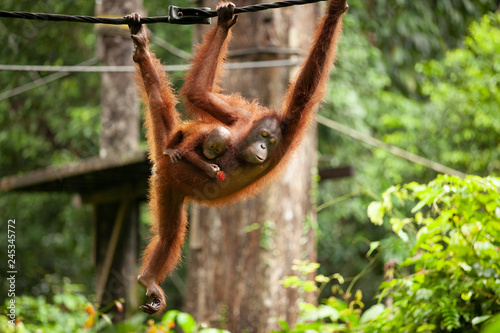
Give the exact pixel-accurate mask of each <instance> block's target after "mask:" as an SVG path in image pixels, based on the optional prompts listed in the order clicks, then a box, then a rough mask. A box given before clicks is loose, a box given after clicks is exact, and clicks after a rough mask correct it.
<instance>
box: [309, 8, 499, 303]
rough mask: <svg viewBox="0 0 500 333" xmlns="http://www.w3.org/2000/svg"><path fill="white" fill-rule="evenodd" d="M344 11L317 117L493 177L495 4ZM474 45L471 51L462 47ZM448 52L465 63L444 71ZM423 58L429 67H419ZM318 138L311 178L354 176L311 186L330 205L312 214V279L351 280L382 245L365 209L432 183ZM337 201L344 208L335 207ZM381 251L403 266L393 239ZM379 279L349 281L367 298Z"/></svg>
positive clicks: (416, 169)
mask: <svg viewBox="0 0 500 333" xmlns="http://www.w3.org/2000/svg"><path fill="white" fill-rule="evenodd" d="M349 5H350V10H349V12H348V14H347V15H346V16H345V19H344V31H343V36H342V39H341V42H340V45H339V55H338V61H337V63H336V69H335V70H334V71H333V72H332V77H331V80H330V83H329V92H328V96H327V97H326V102H327V103H326V104H325V106H324V108H323V109H322V110H321V111H320V112H321V113H323V114H324V115H325V116H326V117H328V118H330V119H334V120H336V121H338V122H340V123H342V124H345V125H347V126H349V127H351V128H354V129H356V130H358V131H360V132H362V133H364V134H368V135H372V136H375V137H377V138H379V139H382V140H383V141H385V142H387V143H389V144H392V145H395V146H398V147H400V148H403V149H405V150H408V151H410V152H412V153H415V154H418V155H421V156H424V157H426V158H428V159H430V160H433V161H436V162H440V163H443V164H446V165H448V166H450V167H452V168H455V169H457V170H460V171H463V172H467V173H473V174H478V175H482V176H486V175H488V174H493V175H496V174H498V172H499V166H498V161H499V160H500V158H499V156H498V154H499V151H500V149H499V147H498V143H499V135H498V133H500V132H499V130H498V128H497V126H498V121H496V120H497V119H498V117H499V115H498V110H500V105H498V96H499V94H498V93H496V89H497V88H498V85H496V87H493V88H491V89H490V87H491V86H492V85H495V82H496V78H497V77H498V73H497V65H496V64H497V62H498V61H496V60H495V61H494V60H493V59H496V58H497V57H498V54H499V53H498V50H497V44H498V38H497V37H495V36H496V35H497V34H498V32H497V31H498V24H497V22H498V19H496V18H495V17H496V15H493V14H491V13H489V12H490V11H494V10H496V6H495V3H494V2H491V1H467V0H463V1H462V0H446V1H438V2H435V1H427V0H425V1H393V0H386V1H351V2H349ZM487 13H488V14H487ZM484 14H487V16H486V19H483V20H481V21H480V22H479V21H478V22H476V23H473V24H472V25H471V28H470V32H469V33H468V34H469V36H470V37H467V38H466V37H465V34H466V29H467V26H468V25H469V24H470V23H471V22H473V21H474V20H478V19H480V17H481V16H482V15H484ZM476 36H477V37H476ZM478 40H479V41H478ZM473 41H474V42H473ZM471 43H472V44H471ZM474 43H478V44H479V45H481V47H479V46H477V47H476V46H473V47H470V46H469V45H473V44H474ZM462 45H464V46H463V47H462V48H458V49H456V50H453V51H450V52H448V53H445V51H446V50H447V48H448V47H461V46H462ZM472 50H474V52H473V51H472ZM454 52H458V53H465V54H467V57H466V58H465V57H462V58H463V59H459V60H460V61H457V60H454V62H452V63H453V66H451V65H447V63H449V62H450V60H449V57H453V58H457V57H456V56H453V54H454ZM432 58H434V59H436V60H434V61H431V62H428V61H427V60H426V59H432ZM465 59H467V61H465ZM488 59H490V60H488ZM469 67H470V68H471V69H472V71H471V72H468V68H469ZM452 77H453V79H452ZM455 84H458V86H457V87H456V88H455V86H454V85H455ZM468 84H471V85H473V87H471V88H470V89H469V88H468V87H467V85H468ZM440 87H445V88H446V89H445V90H444V92H442V91H441V90H440ZM486 90H487V91H486ZM476 91H482V93H481V94H478V93H476ZM463 101H466V103H463ZM318 130H319V152H320V161H321V163H322V164H321V165H320V168H321V167H326V166H334V167H335V166H339V165H351V166H353V167H354V169H355V170H356V171H355V176H354V177H352V178H349V179H341V180H335V181H334V182H332V181H324V182H321V183H320V185H319V190H318V193H319V198H318V203H319V204H320V205H321V204H323V203H328V202H337V203H336V204H332V205H330V206H328V207H326V208H324V209H323V210H322V211H321V212H320V213H319V214H318V225H319V228H320V233H319V244H318V249H319V251H318V255H319V257H318V261H319V262H321V263H322V266H321V268H320V271H321V272H323V273H324V274H326V272H332V271H338V270H339V267H342V273H343V274H345V275H346V276H351V275H354V274H356V272H359V271H360V270H361V269H362V267H363V266H364V265H365V264H366V262H365V259H364V254H365V253H366V252H367V251H368V249H369V248H368V247H369V244H370V241H371V240H381V239H384V230H383V228H374V226H373V225H370V224H369V223H367V222H368V221H367V219H366V215H365V214H364V212H365V211H366V208H367V206H368V204H369V203H370V202H371V201H373V200H376V198H377V196H378V193H381V192H382V191H383V190H384V189H386V188H388V187H390V186H391V185H393V184H400V183H407V182H410V181H419V182H428V181H430V180H431V179H433V178H434V177H435V175H436V173H435V172H434V171H432V170H429V169H426V168H425V167H423V166H421V165H417V164H414V163H411V162H409V161H406V160H404V159H402V158H399V157H395V156H394V155H392V154H391V153H389V152H387V151H384V150H382V149H376V148H372V147H370V146H368V145H366V144H363V143H361V142H359V141H357V140H354V139H352V138H350V137H347V136H345V135H343V134H339V133H337V132H335V131H333V130H331V129H328V128H325V127H323V126H321V125H319V126H318ZM340 198H345V200H342V201H340V200H338V201H336V200H337V199H340ZM382 247H384V249H385V250H384V251H383V252H382V253H381V255H382V258H383V259H384V260H389V259H392V258H395V257H397V258H401V257H404V256H405V255H406V254H405V252H406V251H407V249H406V248H405V247H404V244H403V242H402V241H401V239H397V240H394V239H393V238H392V239H384V240H382ZM381 271H382V268H381V267H379V269H378V270H377V269H375V270H373V271H372V272H371V273H370V274H368V275H366V276H365V277H363V279H361V280H360V281H359V283H360V284H359V287H360V288H361V289H363V291H364V292H365V294H366V295H369V294H372V295H374V294H375V291H374V290H373V289H372V287H371V286H373V285H377V284H378V282H380V281H381V280H382V277H381V275H380V272H381ZM374 282H375V283H374ZM370 289H372V291H371V292H369V290H370ZM367 302H369V298H368V300H367Z"/></svg>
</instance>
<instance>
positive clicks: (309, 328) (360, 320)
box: [276, 260, 385, 333]
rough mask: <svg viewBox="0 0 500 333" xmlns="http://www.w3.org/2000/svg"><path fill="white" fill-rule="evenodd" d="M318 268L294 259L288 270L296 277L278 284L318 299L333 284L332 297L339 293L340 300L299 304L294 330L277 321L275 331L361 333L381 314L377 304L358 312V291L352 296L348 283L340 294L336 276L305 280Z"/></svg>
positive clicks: (341, 279) (360, 305)
mask: <svg viewBox="0 0 500 333" xmlns="http://www.w3.org/2000/svg"><path fill="white" fill-rule="evenodd" d="M319 266H320V265H319V264H317V263H311V262H309V261H300V260H296V261H295V262H294V266H293V267H292V269H293V270H295V271H297V272H298V275H294V276H287V277H285V278H284V279H283V280H282V281H280V283H281V284H282V285H283V286H284V287H285V288H294V289H297V290H299V291H300V293H301V294H305V293H315V294H316V296H319V295H320V293H321V290H322V289H324V288H325V287H326V286H327V285H328V284H330V283H333V286H332V287H331V289H332V294H334V295H336V294H339V295H340V296H341V298H338V297H335V296H330V297H329V298H327V299H325V300H323V301H322V304H319V305H315V304H312V303H309V302H305V301H303V300H302V301H300V303H299V311H300V312H299V318H298V320H297V324H296V325H295V328H291V327H290V325H289V324H288V323H287V322H286V321H280V325H281V327H282V330H280V331H276V332H282V333H302V332H364V329H366V328H367V327H369V325H370V324H371V323H372V322H373V321H374V320H375V319H377V318H378V316H379V315H380V314H381V313H382V312H383V311H384V309H385V308H384V306H383V305H381V304H377V305H374V306H373V307H371V308H369V309H368V310H366V311H365V312H364V313H362V311H361V310H362V309H363V308H364V307H365V304H364V303H363V302H362V298H363V294H362V292H361V290H357V291H356V293H355V294H354V295H352V294H351V293H350V290H351V288H352V286H353V284H352V283H351V284H350V285H349V287H348V288H347V292H344V291H343V289H342V285H343V284H344V283H345V279H344V277H343V276H342V275H340V274H338V273H336V274H333V275H331V276H324V275H321V274H320V275H316V277H315V279H314V281H312V280H309V279H307V276H308V275H310V274H312V273H314V272H315V271H316V270H317V269H318V268H319ZM316 283H317V284H318V285H319V287H318V286H317V285H316Z"/></svg>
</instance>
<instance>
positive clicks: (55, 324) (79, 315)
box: [0, 279, 89, 333]
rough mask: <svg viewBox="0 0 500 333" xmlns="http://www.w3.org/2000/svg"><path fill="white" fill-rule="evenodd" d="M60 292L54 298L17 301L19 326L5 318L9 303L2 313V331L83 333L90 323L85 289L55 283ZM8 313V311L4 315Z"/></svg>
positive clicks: (67, 283)
mask: <svg viewBox="0 0 500 333" xmlns="http://www.w3.org/2000/svg"><path fill="white" fill-rule="evenodd" d="M51 287H52V288H54V290H57V292H58V293H56V294H55V295H53V296H52V297H51V298H50V299H49V298H47V297H46V296H42V295H40V296H20V297H16V298H15V307H16V314H17V319H18V320H19V322H18V323H17V325H16V326H13V325H11V324H9V323H8V320H9V319H8V318H7V316H5V314H4V313H5V312H6V309H7V307H8V306H9V300H6V302H5V304H4V310H3V311H2V314H0V330H1V331H2V332H5V333H11V332H12V333H14V332H15V333H24V332H54V333H59V332H60V333H66V332H83V329H82V327H83V325H84V323H85V321H86V320H87V317H88V315H87V314H86V311H85V309H86V306H87V305H88V304H89V303H88V300H87V299H86V297H85V296H83V295H82V294H81V293H82V290H83V289H82V286H81V285H75V284H71V283H70V282H69V280H68V279H65V280H64V283H63V284H51ZM4 311H5V312H4Z"/></svg>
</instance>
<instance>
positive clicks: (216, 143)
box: [203, 126, 231, 160]
mask: <svg viewBox="0 0 500 333" xmlns="http://www.w3.org/2000/svg"><path fill="white" fill-rule="evenodd" d="M230 139H231V132H229V130H228V129H226V128H225V127H221V126H219V127H216V128H214V129H213V130H212V131H211V132H210V134H209V135H208V136H207V138H206V139H205V142H204V143H203V155H205V157H206V158H208V159H209V160H213V159H214V158H216V157H217V156H219V155H220V154H222V152H224V150H225V149H226V147H227V145H228V143H229V140H230Z"/></svg>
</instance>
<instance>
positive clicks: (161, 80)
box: [129, 14, 179, 162]
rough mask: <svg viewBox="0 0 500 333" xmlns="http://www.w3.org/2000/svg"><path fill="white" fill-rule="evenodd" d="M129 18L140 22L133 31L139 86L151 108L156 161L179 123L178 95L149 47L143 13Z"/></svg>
mask: <svg viewBox="0 0 500 333" xmlns="http://www.w3.org/2000/svg"><path fill="white" fill-rule="evenodd" d="M129 17H130V18H132V19H134V20H135V21H136V22H137V23H136V24H133V25H130V32H131V37H132V40H133V41H134V49H135V50H134V62H135V63H136V67H137V68H138V72H139V75H140V80H138V81H139V87H140V88H141V93H142V97H143V100H144V102H145V103H147V105H148V108H149V111H148V112H146V128H147V129H148V130H147V134H146V136H147V139H148V146H149V147H150V149H151V153H150V156H151V158H152V160H153V162H154V161H156V159H157V158H158V157H159V156H161V155H162V153H163V148H165V145H166V144H167V140H168V137H169V136H170V135H171V133H172V132H173V131H174V130H175V129H176V127H177V126H178V124H179V119H178V114H177V112H176V111H175V105H176V104H177V98H176V96H175V94H174V92H173V90H172V88H171V86H170V84H169V83H168V80H167V75H166V74H165V72H164V71H163V67H162V66H161V63H160V61H159V60H158V59H157V58H156V57H155V55H154V54H153V53H152V52H151V51H150V50H149V47H148V36H147V32H146V29H145V27H144V25H142V24H140V16H139V15H138V14H131V15H129Z"/></svg>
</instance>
